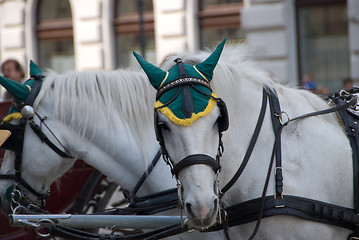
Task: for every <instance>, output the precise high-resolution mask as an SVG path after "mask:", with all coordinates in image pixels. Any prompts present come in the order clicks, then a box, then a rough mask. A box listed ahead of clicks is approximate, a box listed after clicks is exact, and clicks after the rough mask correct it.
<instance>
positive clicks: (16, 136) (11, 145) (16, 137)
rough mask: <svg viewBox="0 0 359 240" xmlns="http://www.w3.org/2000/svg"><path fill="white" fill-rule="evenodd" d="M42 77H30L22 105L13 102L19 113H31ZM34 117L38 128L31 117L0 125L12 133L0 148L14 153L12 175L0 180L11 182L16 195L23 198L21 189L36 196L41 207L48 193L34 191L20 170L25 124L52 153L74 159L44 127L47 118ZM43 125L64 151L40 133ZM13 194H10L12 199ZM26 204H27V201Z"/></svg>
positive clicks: (4, 175)
mask: <svg viewBox="0 0 359 240" xmlns="http://www.w3.org/2000/svg"><path fill="white" fill-rule="evenodd" d="M43 77H44V76H42V75H36V76H32V78H31V79H33V80H34V83H33V86H32V88H31V91H30V93H29V95H28V96H27V98H26V99H25V101H24V102H23V103H20V102H18V101H16V100H14V102H13V107H15V108H16V109H17V110H18V111H19V112H22V110H23V109H24V108H25V107H27V109H29V108H30V110H32V111H33V109H32V107H33V104H34V101H35V98H36V97H37V95H38V93H39V91H40V88H41V85H42V79H43ZM34 114H36V116H37V117H38V118H39V119H40V122H41V125H40V126H39V125H38V124H37V123H36V122H35V120H34V118H33V115H30V116H28V117H27V118H25V117H24V114H23V117H22V118H21V119H20V124H18V125H14V124H10V123H2V124H1V125H0V129H6V130H10V131H11V132H12V135H11V136H10V138H9V139H8V140H7V141H6V142H5V143H4V145H3V146H1V148H4V149H6V150H10V151H13V152H14V153H15V160H14V173H13V174H0V180H13V181H14V183H15V184H14V185H15V187H13V192H15V191H17V192H18V193H17V194H18V195H20V196H21V197H22V196H25V194H24V193H23V191H22V190H21V188H24V189H26V190H27V191H28V192H30V193H31V194H33V195H34V196H36V198H37V199H38V200H40V201H41V203H42V205H43V201H44V199H46V198H47V197H49V192H47V193H40V192H38V191H37V190H35V189H34V188H33V187H31V186H30V184H29V183H28V182H27V181H26V180H25V179H24V178H23V177H22V174H21V170H22V155H23V143H24V134H25V126H26V123H27V122H29V126H30V127H31V129H32V130H33V131H34V133H36V135H37V136H38V137H39V138H40V140H41V141H42V142H43V143H46V144H47V145H48V146H49V147H50V148H51V149H52V150H53V151H54V152H56V153H57V154H58V155H60V156H61V157H63V158H74V157H73V156H71V154H70V153H69V151H68V150H67V149H66V148H65V147H64V146H63V144H62V143H61V142H60V141H59V140H58V139H57V138H56V136H55V135H54V133H53V132H52V131H51V130H50V129H49V127H48V126H47V125H46V123H45V120H46V119H47V117H43V118H42V117H40V116H39V115H38V114H37V113H36V112H35V113H34ZM42 125H44V126H45V127H46V128H47V129H48V130H49V131H50V133H51V134H52V135H53V136H54V137H55V139H56V140H57V141H58V142H59V143H60V145H61V146H62V148H64V149H65V151H63V150H61V149H60V148H58V147H57V146H56V145H55V144H54V143H53V142H51V141H50V140H49V139H48V137H47V136H46V134H45V133H44V132H43V131H42V129H41V126H42ZM13 195H14V194H12V197H14V196H13ZM26 202H29V201H28V200H27V201H26ZM16 203H20V202H19V201H18V200H16Z"/></svg>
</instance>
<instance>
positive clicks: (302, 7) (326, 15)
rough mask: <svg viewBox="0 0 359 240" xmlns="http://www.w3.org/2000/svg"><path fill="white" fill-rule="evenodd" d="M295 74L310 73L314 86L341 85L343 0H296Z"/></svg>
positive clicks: (345, 49) (345, 53)
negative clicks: (296, 59)
mask: <svg viewBox="0 0 359 240" xmlns="http://www.w3.org/2000/svg"><path fill="white" fill-rule="evenodd" d="M296 5H297V6H296V7H297V32H298V55H299V61H298V62H299V74H300V75H299V78H300V79H303V76H305V75H308V74H309V75H311V76H312V78H313V80H314V82H315V84H316V85H317V89H320V88H322V87H328V88H329V90H330V91H331V92H332V91H337V90H340V89H342V84H343V80H344V79H345V78H346V77H349V74H350V69H349V68H350V63H349V43H348V19H347V6H346V1H345V0H321V1H319V0H314V1H308V0H297V1H296Z"/></svg>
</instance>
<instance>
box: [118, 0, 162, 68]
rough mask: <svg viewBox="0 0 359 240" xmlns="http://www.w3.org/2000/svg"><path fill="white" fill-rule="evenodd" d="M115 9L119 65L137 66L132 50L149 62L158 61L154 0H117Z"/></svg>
mask: <svg viewBox="0 0 359 240" xmlns="http://www.w3.org/2000/svg"><path fill="white" fill-rule="evenodd" d="M141 3H142V9H143V15H142V18H141V15H140V11H139V10H140V9H141V5H139V4H141ZM115 11H116V12H115V16H116V18H115V20H114V26H115V32H116V48H117V51H116V55H117V58H116V60H117V67H122V68H124V67H131V66H137V62H136V61H135V58H134V57H133V55H132V51H136V52H138V53H140V54H142V55H143V56H144V57H146V59H147V60H148V61H149V62H156V52H155V36H154V32H153V31H154V21H153V6H152V1H151V0H136V1H128V0H117V1H116V6H115Z"/></svg>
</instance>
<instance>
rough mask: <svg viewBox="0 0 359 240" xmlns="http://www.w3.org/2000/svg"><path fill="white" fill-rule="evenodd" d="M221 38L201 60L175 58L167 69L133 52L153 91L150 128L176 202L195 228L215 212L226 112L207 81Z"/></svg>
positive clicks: (212, 218) (206, 223) (209, 223)
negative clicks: (192, 62)
mask: <svg viewBox="0 0 359 240" xmlns="http://www.w3.org/2000/svg"><path fill="white" fill-rule="evenodd" d="M224 43H225V41H223V42H222V43H221V44H220V45H219V46H218V47H217V49H216V50H215V51H214V52H213V53H212V54H211V55H210V56H209V57H208V58H207V59H206V60H205V61H203V62H201V63H198V64H196V65H195V66H192V65H190V64H186V63H183V62H182V60H181V59H179V58H177V59H175V63H176V64H175V65H174V66H173V67H172V68H171V69H169V70H168V71H163V70H162V69H160V68H158V67H156V66H154V65H152V64H151V63H149V62H147V61H146V60H144V59H143V58H142V57H141V56H140V55H138V54H137V53H135V52H134V55H135V57H136V58H137V60H138V62H139V63H140V65H141V66H142V68H143V69H144V71H145V73H146V74H147V76H148V78H149V80H150V82H151V85H152V86H153V87H154V88H155V89H156V90H157V95H156V100H157V101H156V102H155V104H154V108H155V111H154V113H155V117H154V119H155V131H156V136H157V140H158V141H159V143H160V145H161V148H162V153H163V156H164V158H165V159H166V161H167V163H168V164H169V165H170V167H171V171H172V174H173V175H174V176H175V177H176V179H177V182H178V187H179V201H180V205H181V206H182V207H183V208H185V210H186V212H187V215H188V219H189V220H190V222H191V223H192V224H193V226H194V227H195V228H199V229H204V228H208V227H210V226H212V225H213V224H215V222H216V218H217V215H218V212H219V198H218V186H217V174H218V172H219V171H220V168H221V166H220V164H219V157H220V155H221V152H222V141H221V136H222V132H223V131H225V130H227V128H228V114H227V110H226V106H225V103H224V102H223V101H222V100H221V99H220V98H218V97H217V95H216V94H215V93H213V92H212V89H211V86H210V81H211V79H212V76H213V70H214V68H215V66H216V64H217V62H218V59H219V57H220V54H221V52H222V50H223V47H224Z"/></svg>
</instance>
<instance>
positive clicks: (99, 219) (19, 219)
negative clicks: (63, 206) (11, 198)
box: [9, 214, 187, 229]
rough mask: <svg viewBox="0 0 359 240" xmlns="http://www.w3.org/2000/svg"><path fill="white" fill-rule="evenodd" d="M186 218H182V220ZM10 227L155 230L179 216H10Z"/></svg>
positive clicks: (177, 220) (177, 219)
mask: <svg viewBox="0 0 359 240" xmlns="http://www.w3.org/2000/svg"><path fill="white" fill-rule="evenodd" d="M186 218H187V217H185V216H183V220H185V219H186ZM9 221H10V224H11V225H12V226H22V227H24V226H29V225H30V226H33V227H36V226H44V225H48V226H49V225H51V222H54V223H56V224H59V225H62V226H67V227H73V228H105V227H119V228H130V229H155V228H160V227H164V226H168V225H173V224H180V223H181V216H144V215H88V214H82V215H80V214H79V215H72V214H40V215H38V214H37V215H35V214H11V215H9Z"/></svg>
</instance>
